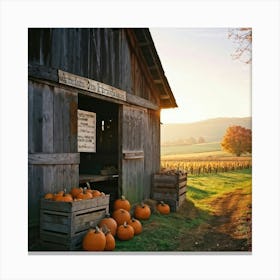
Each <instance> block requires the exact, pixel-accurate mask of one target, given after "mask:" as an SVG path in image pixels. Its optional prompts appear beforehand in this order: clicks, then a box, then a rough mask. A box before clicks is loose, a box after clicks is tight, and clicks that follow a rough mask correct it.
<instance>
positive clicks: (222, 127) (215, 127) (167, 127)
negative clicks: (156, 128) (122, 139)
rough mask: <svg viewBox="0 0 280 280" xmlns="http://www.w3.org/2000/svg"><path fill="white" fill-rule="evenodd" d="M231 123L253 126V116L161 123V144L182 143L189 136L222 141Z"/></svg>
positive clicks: (207, 140) (247, 126) (209, 140)
mask: <svg viewBox="0 0 280 280" xmlns="http://www.w3.org/2000/svg"><path fill="white" fill-rule="evenodd" d="M231 125H240V126H243V127H246V128H250V129H251V128H252V118H251V117H244V118H215V119H208V120H204V121H200V122H195V123H177V124H162V125H161V145H168V144H175V143H176V144H180V143H183V142H184V140H186V139H189V138H192V137H193V138H195V139H198V138H199V137H203V138H204V139H205V142H216V141H221V139H222V137H223V136H224V134H225V132H226V129H227V128H228V127H229V126H231Z"/></svg>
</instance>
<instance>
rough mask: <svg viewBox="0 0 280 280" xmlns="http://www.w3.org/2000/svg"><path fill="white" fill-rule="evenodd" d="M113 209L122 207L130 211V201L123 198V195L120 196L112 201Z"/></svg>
mask: <svg viewBox="0 0 280 280" xmlns="http://www.w3.org/2000/svg"><path fill="white" fill-rule="evenodd" d="M113 208H114V210H117V209H124V210H126V211H130V208H131V205H130V202H129V201H128V200H127V199H126V198H125V196H123V195H122V196H121V198H118V199H117V200H115V201H114V205H113Z"/></svg>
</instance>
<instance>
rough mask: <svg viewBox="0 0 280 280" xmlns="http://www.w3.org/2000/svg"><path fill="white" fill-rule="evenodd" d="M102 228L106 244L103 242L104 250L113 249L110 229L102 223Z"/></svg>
mask: <svg viewBox="0 0 280 280" xmlns="http://www.w3.org/2000/svg"><path fill="white" fill-rule="evenodd" d="M103 228H104V234H105V238H106V244H105V248H104V251H113V250H114V249H115V247H116V241H115V238H114V236H113V235H112V233H111V231H110V229H108V227H107V226H106V225H104V227H103Z"/></svg>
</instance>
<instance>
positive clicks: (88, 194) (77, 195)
mask: <svg viewBox="0 0 280 280" xmlns="http://www.w3.org/2000/svg"><path fill="white" fill-rule="evenodd" d="M104 195H105V193H103V192H100V191H99V190H92V189H90V187H87V188H78V187H73V188H72V189H71V190H70V192H69V193H67V191H66V189H64V191H59V192H57V193H46V194H45V196H44V198H45V199H49V200H53V201H64V202H71V201H78V200H84V199H92V198H95V197H99V196H104Z"/></svg>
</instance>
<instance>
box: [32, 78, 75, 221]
mask: <svg viewBox="0 0 280 280" xmlns="http://www.w3.org/2000/svg"><path fill="white" fill-rule="evenodd" d="M77 106H78V97H77V93H75V92H70V91H67V90H65V89H61V88H57V87H54V86H50V85H47V84H42V83H38V82H34V81H29V83H28V153H29V157H28V217H29V221H28V222H29V225H30V226H36V225H38V224H39V202H40V198H41V197H42V196H43V195H44V194H45V193H47V192H57V191H59V190H62V189H64V188H67V190H69V188H70V187H73V186H78V184H79V163H80V156H79V154H78V153H77V108H78V107H77Z"/></svg>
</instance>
